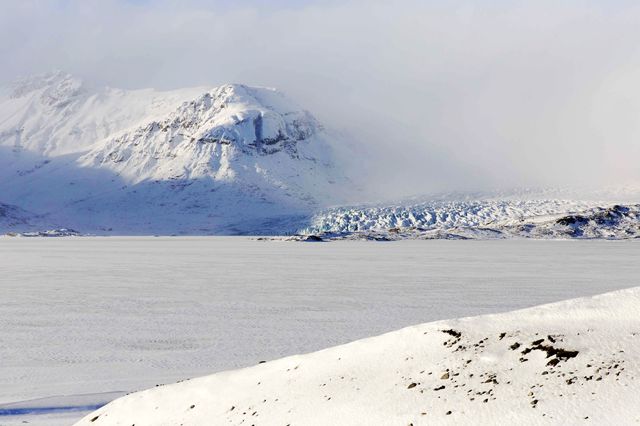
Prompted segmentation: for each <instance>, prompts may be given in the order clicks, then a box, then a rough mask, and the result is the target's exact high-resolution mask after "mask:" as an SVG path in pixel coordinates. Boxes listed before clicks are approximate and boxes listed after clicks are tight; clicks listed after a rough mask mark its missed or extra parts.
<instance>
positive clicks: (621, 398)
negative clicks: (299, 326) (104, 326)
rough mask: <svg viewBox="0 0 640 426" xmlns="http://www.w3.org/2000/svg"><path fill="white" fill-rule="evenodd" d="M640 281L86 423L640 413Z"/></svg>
mask: <svg viewBox="0 0 640 426" xmlns="http://www.w3.org/2000/svg"><path fill="white" fill-rule="evenodd" d="M639 311H640V287H636V288H633V289H628V290H622V291H618V292H613V293H608V294H604V295H601V296H596V297H591V298H584V299H574V300H569V301H565V302H560V303H555V304H551V305H544V306H540V307H536V308H531V309H527V310H522V311H515V312H510V313H505V314H496V315H487V316H481V317H471V318H464V319H459V320H448V321H441V322H435V323H428V324H423V325H418V326H413V327H409V328H405V329H402V330H399V331H396V332H392V333H388V334H385V335H382V336H379V337H374V338H369V339H365V340H360V341H356V342H353V343H350V344H347V345H343V346H338V347H334V348H331V349H327V350H323V351H320V352H315V353H311V354H307V355H298V356H292V357H288V358H284V359H280V360H276V361H271V362H268V363H265V364H263V365H258V366H254V367H250V368H245V369H241V370H236V371H229V372H223V373H218V374H215V375H211V376H207V377H203V378H198V379H193V380H190V381H185V382H182V383H177V384H173V385H167V386H162V387H159V388H155V389H151V390H148V391H144V392H138V393H134V394H132V395H128V396H126V397H122V398H120V399H117V400H115V401H113V402H112V403H110V404H108V405H107V406H105V407H102V408H100V409H98V410H96V411H95V412H93V413H91V414H89V415H87V416H86V417H85V418H84V419H83V420H82V421H80V422H78V423H77V425H101V424H104V425H131V424H136V425H178V424H189V425H210V424H220V425H222V424H234V425H240V424H255V425H283V424H292V425H330V424H331V425H337V424H349V425H389V424H397V425H419V424H424V425H427V424H456V425H459V424H470V425H471V424H483V425H502V424H556V425H558V424H615V425H631V424H637V423H638V422H640V380H639V379H640V377H639V375H640V317H639V316H638V315H637V314H638V312H639Z"/></svg>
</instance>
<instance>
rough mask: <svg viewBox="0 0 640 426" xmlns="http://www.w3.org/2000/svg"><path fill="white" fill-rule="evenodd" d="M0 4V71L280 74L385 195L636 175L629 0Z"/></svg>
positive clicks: (259, 79) (222, 76)
mask: <svg viewBox="0 0 640 426" xmlns="http://www.w3.org/2000/svg"><path fill="white" fill-rule="evenodd" d="M6 3H9V4H6ZM0 8H1V11H2V13H1V14H0V40H1V41H0V55H2V57H3V58H5V63H6V66H4V67H3V69H2V70H0V80H3V81H6V80H9V79H12V78H13V77H15V76H17V75H21V74H30V73H36V72H40V71H45V70H49V69H52V68H60V69H65V70H68V71H70V72H72V73H75V74H78V75H80V76H83V77H85V78H87V79H89V80H94V81H96V82H99V83H106V84H110V85H112V86H120V87H128V88H134V87H145V86H155V87H159V88H172V87H181V86H193V85H201V84H206V85H216V84H220V83H224V82H243V83H247V84H255V85H263V86H275V87H279V88H281V89H283V90H284V91H286V92H288V93H289V94H290V95H292V96H293V97H295V98H297V99H298V100H299V101H300V102H301V103H303V104H304V105H306V106H307V107H308V108H309V109H310V110H312V111H314V112H315V113H316V114H317V115H318V116H319V117H320V118H321V119H322V120H323V121H325V122H326V123H327V124H328V125H329V126H332V127H335V128H338V129H340V130H343V131H345V132H347V133H348V134H349V135H351V136H352V138H353V139H354V140H357V141H359V143H360V144H361V145H360V148H361V149H362V150H365V151H366V152H365V153H364V154H363V155H362V156H357V157H354V162H353V164H352V167H354V168H355V167H358V165H357V164H356V163H357V162H361V163H362V162H366V164H367V166H366V167H359V169H365V170H366V176H367V178H368V179H369V180H370V182H371V184H372V186H375V187H376V188H382V189H384V191H385V192H386V193H388V194H390V193H393V194H397V195H401V194H408V193H418V192H428V191H434V190H442V189H483V188H488V187H496V186H498V187H507V186H521V185H564V184H591V185H600V184H611V183H617V182H622V181H627V180H637V179H640V168H638V167H637V164H636V163H637V161H636V159H637V158H639V155H640V143H639V140H640V120H639V118H640V117H638V115H639V114H640V84H639V83H638V77H637V76H638V75H640V72H639V71H640V49H639V48H638V47H637V22H638V19H639V18H640V8H639V7H638V6H636V5H635V4H634V3H632V2H624V1H614V2H606V4H605V3H604V2H596V1H560V2H558V1H547V0H542V1H536V2H524V1H516V2H511V1H510V2H507V1H501V0H494V1H484V2H481V1H456V0H454V1H450V2H438V1H426V0H423V1H419V0H406V1H400V2H388V1H378V0H368V1H359V0H347V1H341V2H338V1H330V0H327V1H285V0H281V1H276V2H267V1H257V0H254V1H248V2H239V1H195V0H186V1H171V0H161V1H152V0H135V1H133V0H130V1H122V0H105V1H72V0H67V1H30V0H23V1H20V2H5V4H3V5H2V6H0ZM360 166H361V165H360Z"/></svg>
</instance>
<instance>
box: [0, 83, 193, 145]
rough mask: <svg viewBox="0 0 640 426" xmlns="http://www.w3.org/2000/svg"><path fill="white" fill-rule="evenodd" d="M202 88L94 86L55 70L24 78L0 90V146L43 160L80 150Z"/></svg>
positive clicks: (165, 110)
mask: <svg viewBox="0 0 640 426" xmlns="http://www.w3.org/2000/svg"><path fill="white" fill-rule="evenodd" d="M203 90H204V89H203V88H192V89H184V90H178V91H171V92H158V91H155V90H151V89H145V90H132V91H126V90H120V89H112V88H106V87H105V88H94V87H91V86H90V85H87V84H86V83H84V82H83V81H82V80H80V79H78V78H75V77H73V76H71V75H69V74H66V73H63V72H60V71H56V72H52V73H47V74H43V75H38V76H32V77H27V78H24V79H21V80H18V81H16V82H14V83H13V84H11V85H9V86H8V87H4V88H3V89H2V92H0V145H2V146H7V147H11V148H12V149H13V150H23V149H24V150H28V151H31V152H34V153H38V154H43V155H49V156H57V155H63V154H70V153H76V152H81V151H84V150H86V149H87V148H88V147H89V146H90V145H91V144H94V143H96V142H97V141H99V140H102V139H104V138H107V137H109V136H113V135H114V134H118V132H121V131H123V130H124V129H127V128H130V127H132V126H136V125H140V124H142V123H144V122H146V121H149V120H152V119H154V118H156V117H161V116H163V115H164V114H167V113H169V112H170V111H171V110H172V109H174V108H175V107H176V105H178V104H180V103H181V102H184V101H187V100H189V99H191V98H193V97H195V96H197V94H198V93H200V92H202V91H203Z"/></svg>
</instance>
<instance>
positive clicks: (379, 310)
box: [0, 237, 640, 425]
mask: <svg viewBox="0 0 640 426" xmlns="http://www.w3.org/2000/svg"><path fill="white" fill-rule="evenodd" d="M639 257H640V244H638V243H637V242H636V241H622V242H610V241H522V240H506V241H428V242H425V241H398V242H389V243H384V244H380V243H373V242H363V241H358V242H354V241H343V242H336V243H331V244H302V243H284V242H268V241H255V240H249V239H242V238H211V237H209V238H89V237H87V238H62V239H0V272H1V276H2V279H1V280H0V291H1V292H2V294H4V295H8V297H5V298H1V299H0V330H2V332H1V333H0V359H2V363H0V410H1V409H2V404H9V403H21V404H22V405H21V406H27V407H28V406H29V404H28V403H26V402H23V401H28V400H33V399H37V398H47V401H50V400H51V399H50V398H52V397H60V396H67V397H66V398H65V399H64V401H66V402H64V404H66V405H77V404H76V403H75V402H74V401H75V400H76V395H82V394H93V395H97V396H100V395H101V394H102V393H104V392H113V391H125V392H129V391H135V390H140V389H144V388H148V387H152V386H154V385H156V384H162V383H172V382H175V381H177V380H180V379H186V378H189V377H196V376H202V375H204V374H210V373H212V372H215V371H221V370H225V369H232V368H239V367H243V366H248V365H255V364H257V363H258V362H259V361H261V360H266V361H269V360H273V359H277V358H281V357H283V356H287V355H293V354H297V353H306V352H310V351H315V350H320V349H322V348H326V347H329V346H335V345H338V344H344V343H347V342H349V341H353V340H356V339H361V338H365V337H367V336H372V335H377V334H380V333H384V332H388V331H391V330H394V329H399V328H401V327H406V326H409V325H411V324H419V323H424V322H428V321H435V320H441V319H444V318H453V317H463V316H469V315H479V314H488V313H493V312H501V311H508V310H512V309H517V308H523V307H527V306H532V305H535V304H541V303H548V302H552V301H556V300H562V299H567V298H573V297H579V296H587V295H594V294H597V293H602V292H607V291H612V290H616V289H620V288H626V287H631V286H634V285H637V277H638V276H640V265H639V264H638V262H637V259H638V258H639ZM58 400H62V399H58ZM96 401H98V399H96ZM76 415H77V417H76V418H80V416H81V415H82V414H81V413H76ZM42 418H43V417H42V416H31V417H28V418H27V420H29V421H30V422H32V423H33V422H34V421H36V420H37V421H41V422H42V420H41V419H42ZM64 418H65V419H67V420H65V421H59V422H56V421H55V420H50V423H48V424H69V423H71V421H69V420H68V419H70V418H71V417H70V416H65V417H64ZM24 419H25V417H24V416H15V417H11V418H9V417H0V423H2V424H3V425H4V424H20V423H21V422H22V421H23V420H24ZM38 419H40V420H38ZM45 424H46V423H45ZM136 424H138V423H136Z"/></svg>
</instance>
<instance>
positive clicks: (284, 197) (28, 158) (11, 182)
mask: <svg viewBox="0 0 640 426" xmlns="http://www.w3.org/2000/svg"><path fill="white" fill-rule="evenodd" d="M332 143H338V141H337V139H336V137H335V136H334V135H331V134H330V133H329V132H328V131H326V130H325V129H324V128H323V126H322V125H321V124H320V123H319V122H318V121H317V120H316V119H315V118H314V117H313V116H312V115H311V114H310V113H309V112H307V111H305V110H304V109H302V108H301V107H300V106H299V105H297V104H296V103H294V102H292V101H290V100H289V99H287V98H286V97H285V96H284V95H283V94H281V93H280V92H278V91H276V90H274V89H266V88H254V87H248V86H244V85H235V84H234V85H224V86H221V87H217V88H213V89H205V88H194V89H184V90H178V91H170V92H159V91H154V90H133V91H125V90H119V89H111V88H94V87H91V86H88V85H86V84H85V83H83V82H82V81H80V80H78V79H76V78H74V77H72V76H70V75H67V74H64V73H60V72H56V73H51V74H46V75H43V76H38V77H32V78H28V79H24V80H21V81H18V82H16V83H14V84H12V85H11V86H9V87H5V88H3V90H2V93H1V94H0V167H1V169H2V170H1V171H0V202H2V203H6V204H11V205H15V206H17V207H18V208H21V209H24V210H28V211H30V212H34V214H37V215H38V216H39V217H42V218H44V219H46V220H45V221H46V222H47V223H49V224H50V225H51V226H53V227H73V228H77V229H79V230H80V231H81V232H86V233H98V234H110V233H113V234H118V233H119V234H150V233H163V234H172V233H189V234H210V233H217V234H220V233H222V234H233V233H245V232H258V233H261V232H268V231H269V230H271V229H274V227H275V228H277V229H278V230H280V232H282V230H285V232H286V230H287V229H289V228H290V229H291V230H293V229H294V228H295V227H296V226H298V225H297V222H296V220H297V219H298V218H300V217H303V216H305V217H306V216H307V215H309V213H310V212H312V211H314V210H316V209H318V208H320V207H322V206H326V205H329V204H330V203H332V202H339V201H340V200H341V199H342V198H341V197H344V196H345V195H346V194H347V193H348V192H349V191H350V190H351V185H350V184H349V181H348V179H347V178H346V177H345V175H344V171H343V170H342V168H341V167H340V166H339V165H338V164H337V162H338V160H337V159H336V158H335V155H334V154H333V152H332V148H331V144H332ZM3 223H7V225H3V229H0V231H4V232H7V231H22V230H24V229H23V228H24V227H22V226H20V221H15V220H14V221H11V222H10V223H9V222H6V221H5V222H3Z"/></svg>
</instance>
